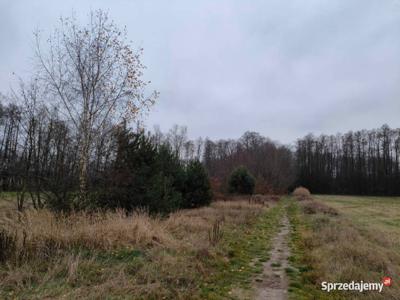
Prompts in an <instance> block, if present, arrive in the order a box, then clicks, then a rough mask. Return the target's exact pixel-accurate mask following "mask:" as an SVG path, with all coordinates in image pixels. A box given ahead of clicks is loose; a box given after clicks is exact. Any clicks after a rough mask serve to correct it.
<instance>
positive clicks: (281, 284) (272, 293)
mask: <svg viewBox="0 0 400 300" xmlns="http://www.w3.org/2000/svg"><path fill="white" fill-rule="evenodd" d="M288 240H289V220H288V218H287V216H286V214H285V215H284V216H283V218H282V221H281V227H280V230H279V232H278V234H277V235H276V236H275V237H274V238H273V240H272V249H271V252H270V259H269V260H268V261H267V262H266V263H265V264H264V271H263V273H262V274H261V275H260V276H258V277H257V278H256V279H255V283H254V286H255V289H256V293H255V299H256V300H257V299H258V300H261V299H262V300H268V299H274V300H285V299H287V298H288V295H287V289H288V278H287V275H286V271H285V268H287V267H288V266H289V265H288V257H289V254H290V252H289V245H288Z"/></svg>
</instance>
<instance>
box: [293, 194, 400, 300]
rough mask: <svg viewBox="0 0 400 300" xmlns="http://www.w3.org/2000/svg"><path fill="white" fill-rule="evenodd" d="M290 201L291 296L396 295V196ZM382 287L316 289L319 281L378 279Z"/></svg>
mask: <svg viewBox="0 0 400 300" xmlns="http://www.w3.org/2000/svg"><path fill="white" fill-rule="evenodd" d="M313 198H314V200H309V201H299V202H294V201H293V202H292V203H291V204H290V206H289V215H290V218H291V222H292V226H293V233H292V248H293V249H294V251H293V252H294V255H293V256H292V257H291V260H292V263H293V265H294V266H295V267H296V268H294V269H293V270H289V272H290V273H291V277H292V285H291V292H292V293H291V294H292V296H293V299H310V298H316V299H371V300H372V299H399V298H400V284H399V282H398V276H399V274H400V198H395V197H350V196H313ZM384 276H390V277H391V278H392V279H393V284H392V286H391V287H384V288H383V292H382V293H381V294H380V293H377V292H364V293H360V292H341V293H339V292H336V293H333V292H331V293H326V292H322V291H320V289H321V282H322V281H327V282H351V281H353V280H354V281H364V282H381V281H382V278H383V277H384Z"/></svg>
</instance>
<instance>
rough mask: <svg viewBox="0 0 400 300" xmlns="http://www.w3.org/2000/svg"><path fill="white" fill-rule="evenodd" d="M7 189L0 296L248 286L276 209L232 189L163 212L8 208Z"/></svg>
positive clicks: (112, 295) (164, 292)
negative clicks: (226, 195)
mask: <svg viewBox="0 0 400 300" xmlns="http://www.w3.org/2000/svg"><path fill="white" fill-rule="evenodd" d="M13 196H14V195H12V194H7V195H5V194H3V197H2V198H3V200H2V201H1V205H2V209H1V216H0V227H1V230H0V247H1V248H2V249H1V250H2V251H1V253H2V254H1V256H0V260H1V261H0V285H1V287H2V288H1V289H0V298H2V299H50V298H51V299H54V298H56V299H58V298H63V299H82V298H85V299H104V297H106V298H107V299H222V298H230V297H231V296H230V294H231V293H232V290H234V289H236V288H241V289H243V290H244V291H246V290H251V279H252V278H253V276H254V275H255V274H257V273H260V272H261V269H262V262H263V261H266V260H267V258H268V251H267V249H268V248H269V247H270V237H271V236H272V235H273V234H274V232H275V230H276V229H277V224H278V219H279V218H280V216H281V214H282V213H283V211H284V209H283V206H282V205H281V204H275V203H269V204H268V205H266V204H256V203H249V202H248V200H247V198H244V199H240V198H239V199H235V201H217V202H213V203H212V205H211V206H209V207H204V208H198V209H188V210H182V211H178V212H176V213H173V214H170V215H169V217H154V216H149V215H148V214H147V213H146V212H141V211H137V212H135V213H133V214H130V215H127V214H126V213H125V212H123V211H117V212H106V213H102V212H98V213H93V212H92V213H90V214H89V213H84V212H76V213H72V214H69V215H62V214H59V215H56V214H54V213H52V212H50V211H48V210H46V209H43V210H39V211H36V210H33V209H32V210H31V209H27V210H25V211H24V212H22V213H18V212H16V210H15V208H14V204H15V203H14V202H13V201H12V198H13ZM249 294H250V295H251V292H250V293H249Z"/></svg>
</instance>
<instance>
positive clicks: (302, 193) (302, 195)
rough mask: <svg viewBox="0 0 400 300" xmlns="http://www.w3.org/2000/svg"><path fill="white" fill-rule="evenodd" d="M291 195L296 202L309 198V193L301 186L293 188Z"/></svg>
mask: <svg viewBox="0 0 400 300" xmlns="http://www.w3.org/2000/svg"><path fill="white" fill-rule="evenodd" d="M292 195H293V196H295V197H296V198H297V199H298V200H306V199H310V198H311V193H310V191H309V190H308V189H307V188H305V187H302V186H299V187H297V188H295V190H294V191H293V193H292Z"/></svg>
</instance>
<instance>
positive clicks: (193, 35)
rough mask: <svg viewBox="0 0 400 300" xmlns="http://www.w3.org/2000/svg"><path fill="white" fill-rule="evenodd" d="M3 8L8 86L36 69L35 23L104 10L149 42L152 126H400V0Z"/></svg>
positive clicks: (198, 129)
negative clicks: (32, 64)
mask: <svg viewBox="0 0 400 300" xmlns="http://www.w3.org/2000/svg"><path fill="white" fill-rule="evenodd" d="M3 6H4V7H1V8H4V9H0V20H1V21H0V22H1V23H0V25H1V26H0V28H1V29H0V39H1V41H2V45H3V44H4V45H5V46H4V47H3V46H2V47H1V50H0V59H1V64H0V65H1V66H2V67H1V68H0V90H1V91H5V90H6V89H7V88H8V86H9V82H10V80H11V79H10V73H11V71H12V70H13V71H17V72H18V71H19V72H20V73H21V72H22V73H25V70H26V68H27V63H28V62H27V59H26V57H29V56H31V55H32V52H31V50H30V46H31V41H30V38H29V36H31V32H32V30H33V29H34V27H35V26H40V27H41V28H45V29H46V30H49V29H51V28H53V27H54V26H55V24H56V23H57V18H58V17H59V16H60V15H61V14H70V12H71V11H72V10H75V11H76V12H77V13H78V16H79V18H82V20H83V19H84V17H85V15H87V13H88V11H89V10H90V9H95V8H104V9H107V10H109V12H110V15H111V17H112V18H113V19H115V20H116V22H117V23H118V24H120V25H121V26H123V25H126V26H127V29H128V32H129V35H130V38H131V39H132V40H133V41H134V44H135V45H137V46H138V47H139V46H140V47H144V48H145V53H144V62H145V64H146V65H147V67H148V69H147V71H146V78H148V79H150V80H151V81H152V87H153V88H155V89H157V90H159V91H160V92H161V97H160V99H159V103H158V104H157V105H156V106H155V107H154V109H153V110H152V112H151V113H150V115H149V117H148V118H147V120H146V123H147V124H148V125H149V127H152V125H153V124H160V125H161V127H162V128H164V129H167V128H169V127H170V126H172V124H174V123H178V124H185V125H188V127H189V134H190V135H191V136H192V137H196V136H199V135H201V136H209V137H212V138H230V137H238V136H240V135H241V134H242V133H243V132H244V131H245V130H255V131H259V132H260V133H261V134H263V135H266V136H269V137H271V138H272V139H274V140H280V141H282V142H293V141H294V140H295V139H296V138H298V137H301V136H303V135H305V134H307V133H308V132H315V133H321V132H326V133H335V132H337V131H347V130H351V129H353V130H355V129H360V128H371V127H377V126H380V125H381V124H383V123H388V124H389V125H390V126H392V127H400V119H399V118H398V113H399V109H400V104H399V103H400V101H399V96H400V91H399V84H398V82H399V80H400V56H399V55H398V53H400V39H399V36H400V18H399V16H400V2H397V1H385V2H382V1H379V2H378V1H368V0H355V1H337V0H329V1H328V0H325V1H320V0H318V1H316V0H310V1H300V0H292V1H278V0H273V1H261V0H257V1H251V2H243V1H239V0H237V1H228V0H223V1H212V0H207V1H183V0H181V1H178V0H174V1H161V0H159V1H144V0H141V1H138V0H136V1H126V0H125V1H124V0H118V1H113V2H112V3H110V2H109V1H105V0H104V1H94V0H92V1H84V2H82V1H71V0H66V1H62V3H61V4H60V3H58V2H57V3H55V2H54V1H50V0H41V1H35V3H31V2H30V1H29V2H27V1H14V2H11V1H10V2H9V3H7V2H6V4H5V5H3Z"/></svg>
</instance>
